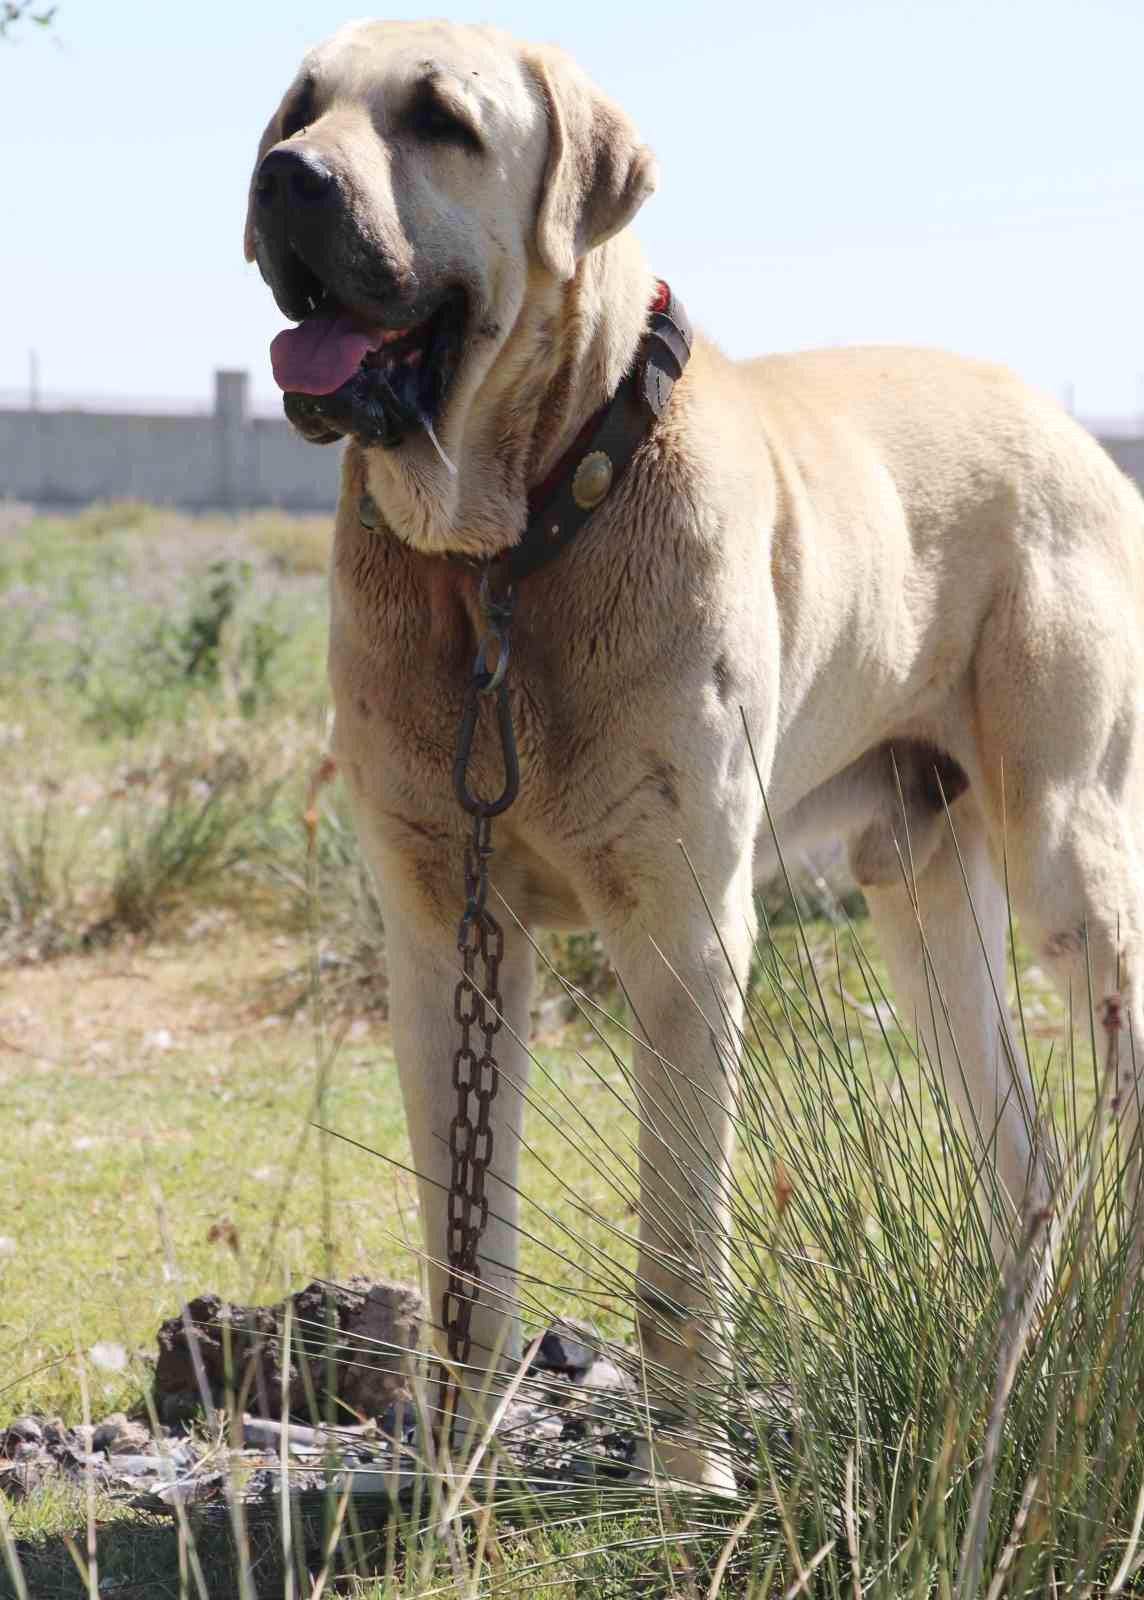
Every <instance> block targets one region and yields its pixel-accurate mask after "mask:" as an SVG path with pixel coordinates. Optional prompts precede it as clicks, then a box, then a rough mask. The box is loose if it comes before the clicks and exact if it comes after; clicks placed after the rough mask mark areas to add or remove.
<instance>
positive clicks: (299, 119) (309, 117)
mask: <svg viewBox="0 0 1144 1600" xmlns="http://www.w3.org/2000/svg"><path fill="white" fill-rule="evenodd" d="M313 120H314V84H313V80H312V79H310V78H307V79H306V81H305V83H304V84H303V85H302V87H301V88H300V89H299V90H298V93H297V94H296V95H295V96H294V98H293V100H291V102H290V105H289V107H288V109H287V111H286V114H285V116H284V117H283V118H282V137H283V138H284V139H292V138H293V137H294V135H295V134H296V133H301V131H302V129H303V128H308V127H309V126H310V124H311V122H313Z"/></svg>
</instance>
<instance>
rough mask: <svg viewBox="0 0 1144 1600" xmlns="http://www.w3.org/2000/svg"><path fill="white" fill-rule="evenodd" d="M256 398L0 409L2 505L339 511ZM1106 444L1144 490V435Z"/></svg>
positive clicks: (326, 454) (322, 468)
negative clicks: (172, 408) (111, 503)
mask: <svg viewBox="0 0 1144 1600" xmlns="http://www.w3.org/2000/svg"><path fill="white" fill-rule="evenodd" d="M249 393H250V383H249V378H248V375H247V374H246V373H245V372H216V373H215V395H214V400H215V403H214V412H213V414H212V415H210V416H184V417H175V416H146V415H139V416H128V415H114V414H110V413H99V412H94V411H5V410H3V409H0V500H4V499H9V500H29V501H33V502H39V503H43V504H54V505H81V504H84V503H85V502H87V501H90V500H123V499H130V500H148V501H151V502H153V503H155V504H157V505H179V506H190V507H203V506H224V507H226V506H235V507H238V506H283V507H285V508H286V509H288V510H291V511H329V510H330V509H331V508H332V507H333V505H334V504H335V502H336V500H337V495H338V478H339V471H340V467H341V453H342V452H341V446H340V445H322V446H318V445H312V444H307V443H306V442H305V440H304V439H300V438H299V437H298V435H297V434H296V433H295V432H294V430H293V429H292V428H291V427H290V426H289V424H288V423H287V422H286V420H285V418H274V419H270V418H264V417H252V416H251V415H250V403H249ZM1103 443H1104V445H1105V448H1106V449H1107V450H1108V451H1109V453H1110V454H1111V455H1112V457H1113V458H1114V460H1116V461H1117V462H1118V463H1119V465H1120V466H1121V467H1122V468H1123V470H1124V471H1125V472H1127V474H1128V475H1129V477H1131V478H1134V479H1135V481H1136V482H1137V484H1139V485H1140V487H1141V488H1142V489H1144V438H1135V439H1106V440H1104V441H1103Z"/></svg>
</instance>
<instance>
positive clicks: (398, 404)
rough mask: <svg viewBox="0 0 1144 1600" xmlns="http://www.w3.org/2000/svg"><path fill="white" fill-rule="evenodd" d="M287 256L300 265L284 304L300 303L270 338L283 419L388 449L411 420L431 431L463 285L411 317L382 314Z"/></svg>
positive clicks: (451, 356) (460, 317) (461, 314)
mask: <svg viewBox="0 0 1144 1600" xmlns="http://www.w3.org/2000/svg"><path fill="white" fill-rule="evenodd" d="M292 266H295V267H296V268H297V269H300V270H297V271H295V273H294V274H292V281H291V286H290V287H291V294H290V296H289V302H288V304H287V305H286V306H285V307H284V309H287V310H288V312H289V313H291V314H294V315H298V312H299V310H300V309H301V308H302V307H303V306H304V307H306V309H305V312H304V314H302V315H301V316H300V318H299V321H298V323H297V326H295V327H293V328H286V329H284V330H283V331H282V332H281V333H280V334H279V335H278V336H277V338H276V339H274V341H273V342H272V344H271V346H270V361H271V365H272V367H273V370H274V378H275V381H276V382H277V384H278V386H279V388H280V389H282V390H283V392H284V395H285V399H284V402H283V404H284V408H285V411H286V416H287V417H288V419H289V420H290V422H292V423H293V424H294V426H295V427H296V428H297V429H298V431H299V432H300V433H301V434H303V435H304V436H305V437H306V438H307V439H310V440H312V441H313V442H315V443H318V444H327V443H331V442H332V441H333V440H335V439H338V438H340V437H341V436H342V435H343V434H347V433H349V434H353V435H354V437H355V438H357V439H359V440H360V441H361V443H362V444H366V445H375V444H379V445H382V446H384V447H386V448H388V449H392V448H393V447H394V446H396V445H399V444H400V443H401V442H402V440H403V439H404V438H405V437H406V435H407V434H409V433H410V432H412V431H414V430H416V429H424V430H426V431H427V432H429V433H430V434H431V435H433V437H435V434H433V428H434V424H435V422H436V421H437V418H438V417H439V416H440V414H441V410H442V407H443V405H444V401H445V396H446V394H447V392H448V388H449V384H450V381H451V380H452V377H453V374H454V372H455V371H456V369H457V363H458V358H459V355H460V352H461V345H462V341H463V338H464V331H465V322H466V314H465V313H466V301H465V296H464V293H463V292H462V291H461V290H450V291H448V292H446V293H445V294H444V295H443V296H442V297H441V298H440V300H439V301H438V303H437V305H436V307H435V309H434V310H432V311H431V312H430V313H429V315H428V316H424V317H421V318H420V319H418V320H416V321H408V322H402V323H400V324H399V323H397V322H396V320H394V321H392V322H389V321H387V322H381V321H378V320H375V318H374V317H372V316H370V315H368V314H367V315H362V314H360V313H358V312H356V311H352V310H350V309H348V308H347V307H346V306H344V305H343V304H342V303H341V302H340V301H339V300H338V299H337V297H336V295H335V294H334V293H333V291H332V290H330V289H328V288H327V287H326V286H325V285H324V284H323V283H322V281H321V279H320V278H319V277H318V276H317V275H316V274H315V273H313V272H311V271H310V270H309V268H308V267H306V266H304V264H303V263H302V262H301V261H295V262H294V263H292ZM296 308H297V309H296Z"/></svg>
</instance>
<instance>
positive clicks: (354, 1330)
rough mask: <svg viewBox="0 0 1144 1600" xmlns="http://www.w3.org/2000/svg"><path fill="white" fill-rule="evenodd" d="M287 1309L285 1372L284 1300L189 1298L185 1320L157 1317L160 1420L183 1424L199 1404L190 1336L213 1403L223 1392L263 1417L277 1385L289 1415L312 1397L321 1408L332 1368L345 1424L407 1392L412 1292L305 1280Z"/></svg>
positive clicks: (276, 1400) (358, 1281) (414, 1335)
mask: <svg viewBox="0 0 1144 1600" xmlns="http://www.w3.org/2000/svg"><path fill="white" fill-rule="evenodd" d="M290 1307H291V1311H290V1364H289V1369H288V1371H286V1372H285V1373H284V1372H283V1370H282V1349H283V1345H284V1341H285V1327H286V1302H282V1303H280V1304H278V1305H273V1306H233V1305H229V1304H227V1303H226V1302H225V1301H223V1300H221V1299H220V1298H219V1296H218V1295H212V1294H206V1295H200V1296H199V1297H198V1298H197V1299H195V1300H192V1301H190V1302H189V1303H188V1305H187V1307H186V1318H185V1319H184V1317H182V1316H178V1317H171V1318H169V1320H168V1321H166V1322H164V1323H163V1325H162V1327H161V1328H160V1329H159V1335H158V1341H159V1359H158V1362H157V1363H156V1367H155V1406H156V1410H157V1412H158V1415H159V1418H160V1420H161V1421H162V1422H165V1423H178V1422H185V1421H187V1420H189V1419H190V1417H192V1416H193V1415H194V1414H195V1413H196V1412H197V1411H198V1410H199V1409H200V1406H201V1399H200V1396H199V1391H198V1386H197V1383H196V1381H195V1371H194V1363H193V1361H192V1358H191V1341H192V1340H193V1342H194V1345H195V1346H196V1347H197V1350H198V1354H199V1357H200V1358H201V1361H202V1366H203V1370H204V1373H205V1376H206V1381H207V1384H208V1387H209V1389H210V1393H211V1399H212V1401H213V1403H214V1404H216V1405H223V1404H225V1403H226V1398H227V1394H228V1392H229V1393H230V1394H231V1395H236V1396H237V1397H238V1398H239V1401H240V1403H241V1405H242V1406H243V1408H244V1409H245V1410H249V1411H250V1412H252V1413H253V1414H255V1415H260V1416H263V1417H271V1418H276V1417H280V1416H281V1412H282V1390H283V1386H284V1385H285V1389H286V1396H287V1406H288V1408H289V1411H290V1413H291V1415H292V1416H298V1417H306V1418H310V1415H311V1407H312V1404H313V1402H315V1401H316V1403H317V1406H318V1410H319V1414H322V1413H324V1412H325V1409H326V1404H327V1401H328V1400H329V1399H330V1398H331V1397H330V1396H329V1394H328V1385H329V1379H330V1375H331V1373H332V1374H333V1376H334V1379H335V1383H336V1395H335V1396H334V1397H333V1399H334V1414H335V1416H336V1417H337V1418H338V1420H339V1421H347V1422H348V1421H350V1420H351V1416H352V1414H353V1413H355V1412H356V1413H357V1414H358V1415H359V1416H362V1417H373V1416H378V1415H380V1414H381V1413H382V1412H383V1411H384V1410H385V1409H386V1407H387V1406H388V1405H389V1404H390V1403H391V1402H392V1401H393V1400H395V1399H397V1398H398V1397H405V1396H408V1395H409V1394H410V1392H411V1390H410V1376H411V1360H412V1353H413V1352H414V1351H415V1350H416V1349H417V1345H418V1343H419V1341H420V1337H421V1322H422V1316H423V1308H422V1304H421V1296H420V1295H419V1294H418V1292H417V1290H416V1289H412V1288H409V1287H407V1286H406V1285H403V1284H392V1283H375V1282H373V1281H372V1280H371V1279H369V1278H364V1277H354V1278H351V1279H350V1281H349V1282H348V1283H346V1284H325V1283H311V1284H308V1285H307V1286H306V1288H305V1289H302V1290H300V1291H299V1292H298V1293H297V1294H295V1295H294V1296H292V1298H291V1301H290ZM187 1322H189V1323H190V1332H189V1335H188V1329H187ZM224 1335H225V1336H226V1337H225V1338H224ZM228 1345H229V1372H228V1349H227V1346H228Z"/></svg>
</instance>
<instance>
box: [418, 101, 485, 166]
mask: <svg viewBox="0 0 1144 1600" xmlns="http://www.w3.org/2000/svg"><path fill="white" fill-rule="evenodd" d="M408 124H409V131H410V133H412V134H413V136H414V137H415V138H417V139H424V140H425V142H426V143H427V144H454V145H459V146H460V147H461V148H462V149H464V150H471V151H473V153H474V154H478V155H479V154H480V151H481V148H482V146H481V141H480V139H479V138H478V137H477V134H476V131H475V130H474V129H473V127H472V125H471V124H470V123H469V122H467V121H466V120H465V118H464V117H463V116H462V115H461V114H460V113H459V112H457V111H454V110H453V109H452V108H451V107H450V106H448V105H446V104H445V102H444V101H443V100H441V99H440V98H439V97H438V96H437V95H436V94H434V92H433V91H432V89H430V88H428V87H426V88H425V89H423V90H422V91H421V92H420V93H419V94H418V95H417V97H416V99H415V100H414V102H413V104H412V105H411V106H410V108H409V117H408Z"/></svg>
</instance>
